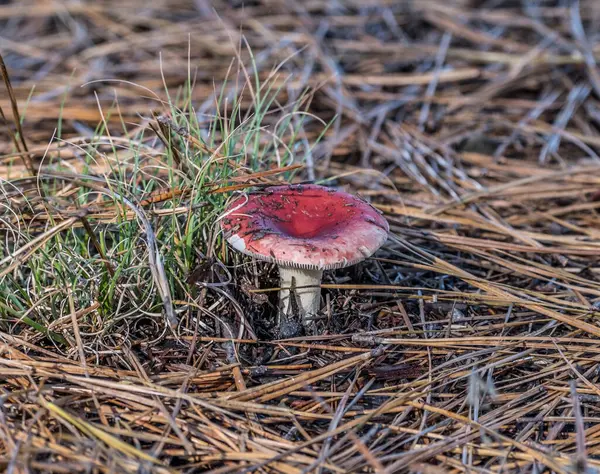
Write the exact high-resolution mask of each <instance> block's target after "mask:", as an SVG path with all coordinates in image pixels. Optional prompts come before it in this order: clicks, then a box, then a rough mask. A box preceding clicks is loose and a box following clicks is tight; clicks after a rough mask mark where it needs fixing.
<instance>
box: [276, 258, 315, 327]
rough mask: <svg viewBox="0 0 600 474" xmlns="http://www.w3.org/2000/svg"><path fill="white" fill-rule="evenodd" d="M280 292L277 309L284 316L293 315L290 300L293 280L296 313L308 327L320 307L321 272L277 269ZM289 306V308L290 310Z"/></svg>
mask: <svg viewBox="0 0 600 474" xmlns="http://www.w3.org/2000/svg"><path fill="white" fill-rule="evenodd" d="M279 276H280V278H281V284H280V286H281V290H280V292H279V308H280V311H281V312H282V314H283V315H284V316H288V317H289V316H292V315H294V307H293V306H292V299H291V298H290V289H291V288H292V281H293V280H295V292H296V295H297V298H296V301H297V302H298V306H299V307H298V312H299V314H300V316H301V317H302V323H303V324H304V325H305V326H307V325H310V323H311V321H310V319H311V318H312V317H313V316H314V315H315V314H317V312H318V311H319V309H320V306H321V278H322V277H323V270H305V269H302V268H284V267H279ZM290 306H291V308H290Z"/></svg>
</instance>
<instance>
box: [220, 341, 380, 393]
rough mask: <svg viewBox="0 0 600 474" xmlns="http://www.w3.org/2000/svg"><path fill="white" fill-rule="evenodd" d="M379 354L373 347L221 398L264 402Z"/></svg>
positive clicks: (378, 350)
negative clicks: (293, 375) (333, 362)
mask: <svg viewBox="0 0 600 474" xmlns="http://www.w3.org/2000/svg"><path fill="white" fill-rule="evenodd" d="M380 354H381V349H373V350H370V351H369V352H367V353H364V354H360V355H356V356H354V357H350V358H348V359H344V360H341V361H339V362H336V363H335V364H331V365H327V366H325V367H322V368H320V369H316V370H312V371H310V372H305V373H303V374H302V375H300V376H298V377H291V378H289V379H287V380H283V381H275V382H270V383H267V384H264V385H259V386H258V387H253V388H250V389H247V390H245V391H244V392H240V393H235V394H232V395H230V396H226V397H222V398H221V400H240V401H248V400H252V399H257V398H258V399H259V401H261V402H266V401H269V400H273V399H275V398H278V397H280V396H282V395H285V394H286V393H289V392H292V391H294V390H296V389H298V388H300V387H303V386H305V385H307V384H309V383H312V382H314V381H317V380H321V379H323V378H325V377H328V376H329V375H331V374H333V373H336V372H338V371H339V370H342V369H345V368H347V367H352V366H353V365H356V364H358V363H360V362H364V361H367V360H370V359H372V358H374V357H378V356H379V355H380Z"/></svg>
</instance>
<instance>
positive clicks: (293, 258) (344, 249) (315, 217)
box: [221, 185, 389, 325]
mask: <svg viewBox="0 0 600 474" xmlns="http://www.w3.org/2000/svg"><path fill="white" fill-rule="evenodd" d="M221 227H222V229H223V232H224V235H225V237H226V239H227V241H228V242H229V244H230V245H231V246H232V247H233V248H234V249H236V250H238V251H240V252H242V253H245V254H247V255H250V256H252V257H254V258H257V259H259V260H266V261H268V262H273V263H276V264H277V265H278V267H279V276H280V278H281V285H280V287H281V291H280V294H279V296H280V306H279V309H280V320H281V315H282V314H283V315H286V316H287V315H290V314H291V313H290V304H291V298H290V289H291V288H294V291H295V293H296V295H297V296H298V297H297V298H296V302H297V303H298V308H297V310H298V312H299V313H300V315H301V317H302V320H303V323H304V324H305V325H309V324H310V320H311V318H312V317H313V316H314V315H315V314H316V313H317V312H318V311H319V306H320V301H321V298H320V295H321V288H320V283H321V277H322V276H323V270H331V269H335V268H343V267H347V266H350V265H354V264H356V263H358V262H360V261H362V260H364V259H365V258H367V257H370V256H371V255H372V254H373V253H374V252H375V251H376V250H377V249H378V248H379V247H381V246H382V245H383V243H384V242H385V241H386V239H387V235H388V231H389V226H388V223H387V221H386V220H385V218H383V216H382V215H381V213H380V212H379V211H377V210H376V209H375V208H374V207H372V206H371V205H370V204H368V203H367V202H365V201H363V200H361V199H359V198H357V197H356V196H352V195H350V194H347V193H344V192H341V191H336V190H335V189H332V188H326V187H324V186H318V185H286V186H272V187H268V188H264V189H262V190H260V191H257V192H253V193H250V194H247V195H242V196H240V197H239V198H237V199H235V200H234V201H232V202H231V204H230V205H229V206H228V208H227V210H226V211H225V214H224V216H223V218H222V219H221ZM292 309H294V307H292Z"/></svg>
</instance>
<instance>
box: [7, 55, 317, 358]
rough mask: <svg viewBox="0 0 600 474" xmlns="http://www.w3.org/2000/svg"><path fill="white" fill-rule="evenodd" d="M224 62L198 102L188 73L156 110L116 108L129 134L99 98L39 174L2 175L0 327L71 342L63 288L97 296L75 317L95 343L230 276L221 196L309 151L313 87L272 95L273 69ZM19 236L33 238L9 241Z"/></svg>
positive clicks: (175, 313)
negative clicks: (260, 72) (218, 79)
mask: <svg viewBox="0 0 600 474" xmlns="http://www.w3.org/2000/svg"><path fill="white" fill-rule="evenodd" d="M250 57H251V56H250ZM251 59H252V57H251ZM238 60H239V58H238ZM250 65H252V62H251V63H250ZM235 66H236V69H235V70H234V69H233V67H232V68H231V70H230V74H228V77H229V80H227V81H225V82H224V83H223V84H222V85H220V86H219V87H215V94H214V97H213V100H212V102H208V101H207V103H206V104H205V105H204V106H203V107H202V109H201V110H198V109H197V108H196V105H195V104H194V103H193V101H192V97H193V96H194V93H193V87H194V78H193V77H192V76H191V75H190V76H189V77H188V81H186V84H185V85H184V86H183V87H181V88H179V89H177V90H176V91H175V92H174V93H173V92H172V91H169V89H168V88H167V87H165V92H164V98H160V97H158V96H157V97H156V99H157V101H159V102H160V103H159V107H158V108H157V109H155V110H153V111H152V113H153V119H149V118H148V119H146V118H144V119H142V123H141V124H135V125H134V126H132V125H131V124H127V123H126V122H125V121H124V120H123V119H122V118H120V119H119V123H120V126H121V127H122V129H121V130H120V132H121V135H122V136H123V137H126V138H119V139H116V138H114V137H113V134H111V130H110V126H109V125H108V124H109V119H110V118H111V116H113V115H116V116H117V117H118V114H119V103H118V101H116V100H115V102H114V103H113V104H110V105H109V106H108V107H105V104H99V105H100V106H102V114H103V117H104V120H103V121H102V123H100V124H99V125H98V127H97V128H96V130H95V131H94V133H93V134H92V135H91V136H90V137H89V138H87V139H85V140H79V141H77V142H74V141H70V140H62V139H61V138H60V137H56V139H55V141H54V142H51V143H50V145H49V148H48V152H47V153H46V156H45V157H44V161H45V162H46V163H47V164H49V166H47V167H45V168H44V169H43V170H42V171H41V172H40V173H39V174H38V176H37V179H36V180H31V179H22V180H16V181H9V182H3V183H2V192H3V193H4V195H5V196H7V197H8V198H9V201H8V202H9V205H7V206H4V207H3V209H2V212H3V216H2V218H3V221H4V223H5V224H6V226H7V227H6V230H5V232H3V234H4V239H5V244H4V245H3V246H2V247H0V259H1V260H2V261H3V263H5V264H8V265H5V266H4V267H3V270H2V274H1V275H2V276H1V278H0V293H1V294H3V295H6V296H7V297H6V300H5V301H3V302H2V303H1V304H0V316H1V318H2V325H3V328H4V329H5V330H7V331H10V332H13V333H17V334H18V333H19V328H21V327H22V326H23V325H24V324H25V325H29V326H30V327H32V328H33V329H35V330H36V331H38V333H39V335H40V337H41V336H50V338H51V339H52V340H53V341H54V342H56V343H60V344H62V345H64V344H65V343H73V342H74V341H72V340H69V341H67V340H68V339H71V337H72V336H71V329H70V326H71V322H70V319H65V314H68V313H69V310H68V308H67V304H68V303H67V302H68V301H70V300H72V302H73V303H74V306H75V307H77V308H94V309H97V311H94V312H93V313H94V316H93V317H91V318H83V319H82V321H81V327H80V330H81V333H82V334H83V335H84V340H85V341H89V343H90V344H91V345H92V346H93V347H95V348H97V349H98V350H99V349H100V348H101V347H102V345H103V344H112V345H117V344H119V343H120V340H121V338H123V339H126V338H127V337H128V333H129V332H131V331H134V332H136V331H138V330H140V328H139V327H138V325H141V326H143V325H149V327H150V328H151V330H152V332H153V333H157V334H161V335H164V333H165V331H166V323H167V322H168V323H169V324H170V325H171V326H173V327H176V326H178V324H179V322H180V321H181V318H182V317H185V316H186V314H188V313H187V311H186V308H188V306H187V305H188V303H189V302H190V301H192V302H193V301H195V300H196V298H197V296H198V291H199V289H200V288H201V287H202V286H203V285H204V286H206V285H209V286H210V285H214V286H215V287H223V286H224V285H225V284H226V283H227V282H229V281H230V280H231V275H230V274H229V272H228V270H227V268H226V263H229V256H228V254H227V248H226V246H225V245H224V243H223V240H222V237H221V234H220V231H219V226H218V218H219V216H220V215H221V213H222V212H223V209H224V206H225V204H226V202H227V200H228V199H229V198H230V196H231V195H232V193H233V192H236V191H244V190H246V189H248V188H250V187H252V186H256V185H259V186H260V185H266V184H275V183H278V182H282V181H286V180H290V179H292V178H293V176H294V175H295V174H296V173H297V172H298V171H299V170H300V169H301V168H302V167H303V165H302V163H303V157H304V156H305V155H306V154H309V153H311V149H310V145H308V141H307V140H306V138H305V137H304V132H303V125H304V123H305V120H306V118H307V117H309V116H308V114H307V113H306V110H307V106H308V104H309V103H310V94H308V93H306V92H303V93H301V94H299V96H298V98H297V99H296V100H294V101H291V102H289V103H287V104H281V103H279V102H278V98H280V97H281V96H282V83H281V82H279V84H277V82H278V81H277V77H278V76H277V69H274V70H273V72H272V74H270V75H269V77H268V78H267V79H266V80H261V79H259V78H258V76H254V77H252V76H251V73H249V72H248V70H247V68H246V67H245V66H244V65H243V64H241V63H240V64H237V65H235ZM250 69H253V68H252V67H251V68H250ZM283 84H284V85H285V83H283ZM111 123H112V122H111ZM55 145H60V147H58V146H55ZM17 151H19V150H17ZM65 155H66V156H70V157H73V159H65ZM19 209H23V212H19ZM65 223H66V224H65ZM65 230H66V231H65ZM35 239H39V240H38V241H36V240H35ZM24 246H31V249H32V250H35V251H31V252H26V253H24V254H19V252H20V250H19V249H22V248H24ZM198 283H200V285H198ZM96 307H97V308H96ZM90 313H92V311H90ZM186 323H189V321H186ZM202 324H203V325H204V326H205V324H204V323H202ZM217 326H218V325H217ZM161 327H162V328H163V329H159V328H161ZM192 327H193V325H192ZM147 329H148V328H147ZM157 329H158V330H157ZM117 334H119V336H117ZM88 336H89V337H88ZM98 336H100V337H98ZM108 341H110V342H108ZM67 345H72V344H67Z"/></svg>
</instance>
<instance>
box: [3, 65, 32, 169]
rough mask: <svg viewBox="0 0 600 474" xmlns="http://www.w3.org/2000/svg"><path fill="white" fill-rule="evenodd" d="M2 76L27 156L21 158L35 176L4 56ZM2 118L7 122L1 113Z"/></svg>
mask: <svg viewBox="0 0 600 474" xmlns="http://www.w3.org/2000/svg"><path fill="white" fill-rule="evenodd" d="M0 74H2V79H3V80H4V84H5V86H6V90H7V91H8V97H9V99H10V105H11V108H12V114H13V121H14V123H15V127H16V128H17V133H18V134H19V140H20V141H21V145H22V147H23V150H24V151H25V152H26V153H25V154H23V155H21V157H22V159H23V162H24V163H25V166H26V167H27V169H28V170H29V172H30V173H31V175H32V176H35V175H36V170H35V168H34V166H33V162H32V161H31V155H30V154H29V153H28V152H29V150H28V149H27V143H26V142H25V135H24V134H23V128H22V127H21V114H20V113H19V106H18V103H17V98H16V97H15V93H14V91H13V88H12V84H11V82H10V77H9V76H8V71H7V70H6V64H5V63H4V58H3V57H2V54H0ZM0 111H1V107H0ZM1 116H2V118H3V119H4V120H6V118H5V117H4V113H3V112H1ZM11 134H12V132H11ZM17 148H18V147H17Z"/></svg>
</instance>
